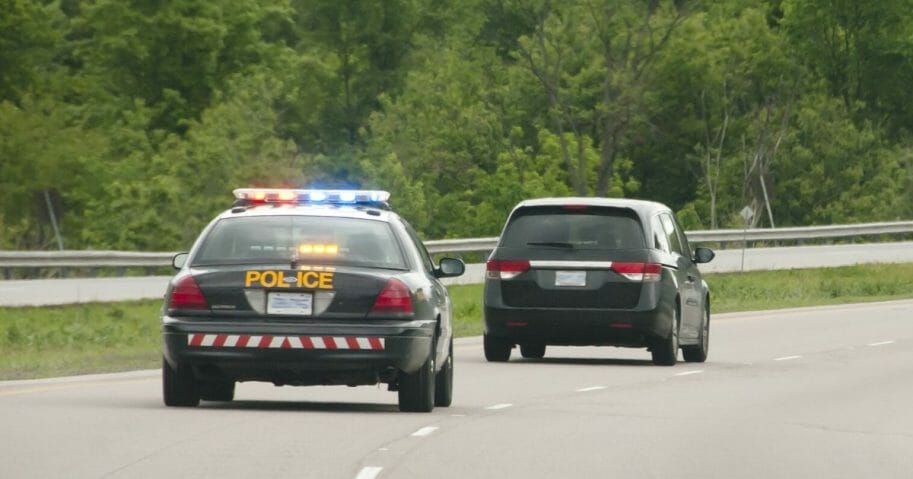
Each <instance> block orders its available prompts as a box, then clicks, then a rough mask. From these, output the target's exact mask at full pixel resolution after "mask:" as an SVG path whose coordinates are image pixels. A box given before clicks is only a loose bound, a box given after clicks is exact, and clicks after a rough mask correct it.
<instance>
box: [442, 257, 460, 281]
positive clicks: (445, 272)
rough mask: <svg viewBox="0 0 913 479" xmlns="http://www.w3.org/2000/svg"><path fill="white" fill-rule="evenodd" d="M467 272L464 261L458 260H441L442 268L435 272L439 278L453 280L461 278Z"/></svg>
mask: <svg viewBox="0 0 913 479" xmlns="http://www.w3.org/2000/svg"><path fill="white" fill-rule="evenodd" d="M465 271H466V265H465V264H463V261H462V260H459V259H456V258H441V262H440V266H439V267H438V269H437V270H436V271H435V276H437V277H438V278H452V277H454V276H460V275H461V274H463V272H465Z"/></svg>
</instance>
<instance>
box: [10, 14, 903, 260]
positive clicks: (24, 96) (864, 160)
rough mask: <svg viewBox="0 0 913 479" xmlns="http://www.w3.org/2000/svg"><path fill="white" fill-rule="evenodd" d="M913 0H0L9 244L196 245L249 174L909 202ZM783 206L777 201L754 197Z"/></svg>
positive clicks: (283, 181) (839, 202) (441, 187)
mask: <svg viewBox="0 0 913 479" xmlns="http://www.w3.org/2000/svg"><path fill="white" fill-rule="evenodd" d="M911 12H913V0H889V1H882V2H869V3H864V2H863V3H860V2H853V1H849V0H840V1H832V0H828V1H824V0H812V1H798V0H782V1H769V2H761V3H757V2H756V3H750V2H749V3H746V2H739V1H735V0H726V1H721V2H702V1H694V2H680V1H671V0H663V1H654V2H634V1H630V0H597V1H589V0H588V1H583V0H571V1H567V2H544V1H534V2H527V1H517V0H460V1H458V2H449V3H446V2H445V3H441V2H435V1H431V0H383V1H369V0H349V1H335V0H317V1H307V2H306V1H303V0H268V1H265V2H264V1H253V0H240V1H226V0H215V1H211V2H204V3H200V2H190V1H187V0H169V1H166V2H158V3H155V4H154V5H153V4H150V3H148V2H139V1H134V0H129V1H121V0H96V1H91V2H81V1H66V2H55V1H50V2H48V1H38V0H0V248H4V249H7V248H9V249H45V248H51V247H54V246H55V239H54V237H53V232H52V228H51V222H50V218H49V214H48V208H47V204H46V201H45V195H47V197H48V198H50V199H51V203H52V207H53V209H54V212H55V215H56V216H57V218H58V220H59V223H60V229H61V232H62V236H63V240H64V244H65V246H66V247H67V248H72V249H82V248H93V249H125V250H148V249H153V250H173V249H184V248H186V247H188V246H189V243H190V241H192V239H193V238H194V237H195V236H196V234H197V233H198V232H199V230H200V228H202V227H203V226H204V225H205V224H206V222H207V221H209V220H210V219H211V218H212V216H213V215H214V214H215V213H217V212H218V211H220V210H222V209H224V208H225V207H227V206H228V204H230V202H231V197H230V196H229V195H230V193H231V190H232V189H234V188H237V187H240V186H248V185H266V186H296V185H309V186H311V185H314V186H319V185H330V186H341V185H363V186H371V187H377V188H384V189H388V190H390V191H391V192H392V193H393V197H392V198H393V199H392V202H393V204H394V206H395V207H396V208H397V210H399V211H400V212H402V213H403V214H404V216H405V217H406V218H407V219H409V220H410V221H411V222H412V223H413V224H414V225H415V226H416V228H417V229H419V231H420V232H421V233H422V235H423V236H424V237H426V238H445V237H461V236H491V235H495V234H497V233H498V231H499V230H500V228H501V225H502V223H503V221H504V218H505V216H506V214H507V212H508V211H509V210H510V208H511V207H512V206H513V205H514V204H516V202H518V201H520V200H522V199H526V198H531V197H542V196H561V195H600V196H616V197H620V196H625V197H636V198H646V199H652V200H659V201H662V202H665V203H667V204H669V205H670V206H671V207H673V208H674V209H676V210H677V211H680V212H681V215H682V217H683V219H682V221H684V222H685V223H687V224H688V226H689V228H691V227H694V228H696V227H702V228H716V227H731V226H741V219H740V218H739V217H738V211H739V210H741V209H742V207H744V206H745V205H751V206H752V207H754V209H755V210H756V211H759V212H762V211H763V212H764V214H763V215H762V214H759V215H757V218H756V220H755V226H766V225H768V224H770V223H771V222H774V223H775V224H776V225H777V226H789V225H806V224H823V223H840V222H855V221H871V220H878V219H885V220H887V219H902V218H909V215H910V214H911V213H913V211H911V210H913V208H911V206H910V205H911V204H913V201H911V200H913V193H911V191H913V188H911V187H913V164H911V162H913V160H911V158H913V155H911V153H910V152H911V151H913V148H911V146H910V135H911V131H913V128H911V127H913V109H911V105H913V97H911V95H913V90H911V89H910V88H908V83H909V78H910V77H911V75H913V71H911V68H913V66H911V65H913V61H911V60H913V58H911V52H913V48H911V46H913V45H911V41H913V37H911V36H910V35H909V32H910V31H911V30H913V13H911ZM768 204H769V206H770V211H771V214H770V215H769V216H768V214H767V213H766V211H767V206H768Z"/></svg>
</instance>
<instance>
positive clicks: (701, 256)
mask: <svg viewBox="0 0 913 479" xmlns="http://www.w3.org/2000/svg"><path fill="white" fill-rule="evenodd" d="M715 256H716V253H714V252H713V250H712V249H710V248H694V262H695V263H709V262H711V261H713V258H714V257H715Z"/></svg>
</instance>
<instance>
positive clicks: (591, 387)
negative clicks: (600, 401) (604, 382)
mask: <svg viewBox="0 0 913 479" xmlns="http://www.w3.org/2000/svg"><path fill="white" fill-rule="evenodd" d="M600 389H605V386H590V387H586V388H580V389H575V390H574V392H578V393H588V392H590V391H599V390H600Z"/></svg>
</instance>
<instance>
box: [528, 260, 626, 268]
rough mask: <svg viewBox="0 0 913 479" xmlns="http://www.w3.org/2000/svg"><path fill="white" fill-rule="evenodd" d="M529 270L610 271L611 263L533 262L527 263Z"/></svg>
mask: <svg viewBox="0 0 913 479" xmlns="http://www.w3.org/2000/svg"><path fill="white" fill-rule="evenodd" d="M529 266H530V268H543V269H564V268H579V269H611V268H612V262H611V261H551V260H535V261H530V262H529Z"/></svg>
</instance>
